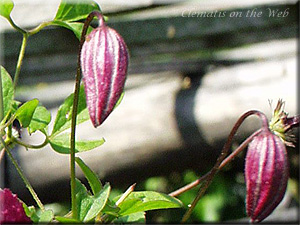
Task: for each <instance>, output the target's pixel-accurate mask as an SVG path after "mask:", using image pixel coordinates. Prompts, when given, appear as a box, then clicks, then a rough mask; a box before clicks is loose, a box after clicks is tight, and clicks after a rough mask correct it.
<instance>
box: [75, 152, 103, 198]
mask: <svg viewBox="0 0 300 225" xmlns="http://www.w3.org/2000/svg"><path fill="white" fill-rule="evenodd" d="M75 161H76V163H77V164H78V166H79V167H80V168H81V170H82V172H83V173H84V175H85V177H86V179H87V180H88V182H89V184H90V186H91V188H92V191H93V194H94V195H95V194H97V193H98V192H99V191H100V190H101V189H102V184H101V181H100V180H99V178H98V176H97V175H96V174H95V173H94V171H92V170H91V169H90V168H89V167H88V166H87V165H86V164H85V163H84V162H83V161H82V159H81V158H79V157H76V158H75Z"/></svg>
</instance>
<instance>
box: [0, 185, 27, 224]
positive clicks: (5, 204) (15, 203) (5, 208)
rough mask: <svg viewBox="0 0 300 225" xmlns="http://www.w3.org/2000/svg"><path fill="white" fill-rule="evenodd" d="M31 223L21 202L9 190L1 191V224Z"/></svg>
mask: <svg viewBox="0 0 300 225" xmlns="http://www.w3.org/2000/svg"><path fill="white" fill-rule="evenodd" d="M2 223H31V220H30V218H29V217H27V216H26V214H25V211H24V208H23V205H22V203H21V202H20V200H19V199H18V198H17V196H16V195H15V194H13V193H12V192H11V191H10V190H9V189H7V188H5V189H4V190H2V189H0V224H2Z"/></svg>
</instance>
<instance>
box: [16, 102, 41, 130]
mask: <svg viewBox="0 0 300 225" xmlns="http://www.w3.org/2000/svg"><path fill="white" fill-rule="evenodd" d="M38 104H39V101H38V100H37V99H33V100H30V101H28V102H25V103H24V104H23V105H21V106H20V108H18V110H17V111H16V113H15V116H16V118H17V119H18V120H19V121H20V123H21V124H22V127H28V126H29V124H30V122H31V119H32V116H33V113H34V111H35V109H36V107H37V106H38Z"/></svg>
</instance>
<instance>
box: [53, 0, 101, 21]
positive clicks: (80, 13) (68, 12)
mask: <svg viewBox="0 0 300 225" xmlns="http://www.w3.org/2000/svg"><path fill="white" fill-rule="evenodd" d="M83 3H84V4H83ZM94 10H97V11H100V7H99V5H98V4H97V3H96V2H94V1H92V0H85V1H82V0H72V1H68V0H62V1H61V4H60V5H59V8H58V10H57V13H56V16H55V19H54V20H60V21H78V20H82V19H85V18H86V17H87V16H88V15H89V13H90V12H92V11H94Z"/></svg>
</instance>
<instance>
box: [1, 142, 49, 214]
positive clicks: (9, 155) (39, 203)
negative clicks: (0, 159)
mask: <svg viewBox="0 0 300 225" xmlns="http://www.w3.org/2000/svg"><path fill="white" fill-rule="evenodd" d="M0 140H1V144H2V145H3V146H4V148H5V151H6V152H7V155H8V157H9V158H10V160H11V161H12V163H13V164H14V166H15V168H16V170H17V172H18V173H19V175H20V177H21V178H22V180H23V182H24V183H25V185H26V187H27V189H28V190H29V192H30V194H31V195H32V197H33V199H34V200H35V201H36V203H37V205H38V207H39V208H40V209H41V210H42V211H45V207H44V205H43V204H42V202H41V200H40V199H39V198H38V196H37V194H36V192H35V191H34V189H33V187H32V186H31V184H30V182H29V180H28V179H27V178H26V177H25V175H24V173H23V171H22V169H21V168H20V166H19V164H18V163H17V161H16V160H15V159H14V157H13V155H12V154H11V151H10V149H9V148H8V147H7V146H6V144H5V142H4V141H3V139H2V138H1V139H0Z"/></svg>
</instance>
